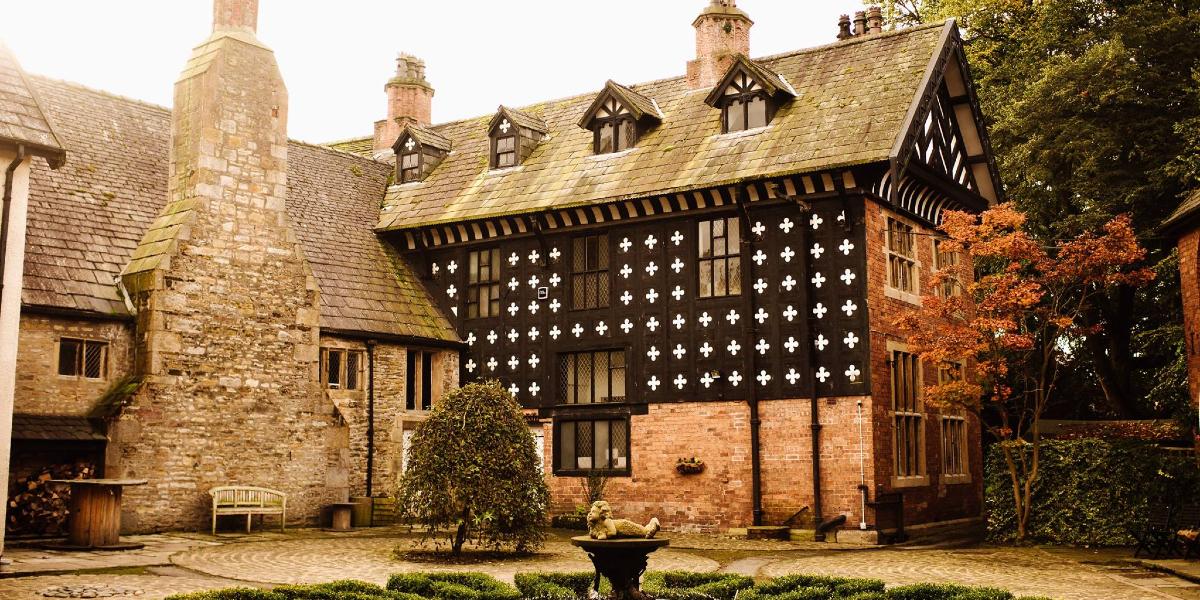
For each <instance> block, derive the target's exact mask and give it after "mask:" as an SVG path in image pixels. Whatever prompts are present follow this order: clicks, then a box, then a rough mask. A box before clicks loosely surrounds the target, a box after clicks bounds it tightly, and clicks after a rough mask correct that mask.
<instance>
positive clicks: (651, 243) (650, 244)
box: [646, 234, 658, 250]
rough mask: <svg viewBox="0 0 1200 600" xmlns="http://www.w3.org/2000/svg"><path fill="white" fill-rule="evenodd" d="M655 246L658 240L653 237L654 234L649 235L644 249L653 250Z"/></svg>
mask: <svg viewBox="0 0 1200 600" xmlns="http://www.w3.org/2000/svg"><path fill="white" fill-rule="evenodd" d="M656 244H658V238H656V237H654V234H650V236H649V237H647V238H646V248H648V249H650V250H653V249H654V246H655V245H656Z"/></svg>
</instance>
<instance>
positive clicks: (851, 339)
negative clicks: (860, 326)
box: [842, 331, 859, 348]
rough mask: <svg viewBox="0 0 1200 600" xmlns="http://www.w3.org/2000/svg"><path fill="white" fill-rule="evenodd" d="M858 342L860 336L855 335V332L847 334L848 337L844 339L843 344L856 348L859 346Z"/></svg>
mask: <svg viewBox="0 0 1200 600" xmlns="http://www.w3.org/2000/svg"><path fill="white" fill-rule="evenodd" d="M858 341H859V340H858V336H857V335H854V332H853V331H851V332H849V333H847V334H846V337H844V338H842V343H843V344H846V346H847V347H848V348H854V346H855V345H856V344H858Z"/></svg>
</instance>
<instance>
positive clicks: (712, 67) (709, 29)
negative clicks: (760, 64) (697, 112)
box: [687, 0, 754, 90]
mask: <svg viewBox="0 0 1200 600" xmlns="http://www.w3.org/2000/svg"><path fill="white" fill-rule="evenodd" d="M753 25H754V21H751V20H750V17H749V15H747V14H746V13H745V11H743V10H741V9H740V8H738V7H737V0H711V2H710V3H709V5H708V7H707V8H705V9H704V11H703V12H701V13H700V16H698V17H696V20H695V21H693V22H692V27H695V28H696V58H695V60H690V61H688V65H687V77H688V88H689V89H693V90H698V89H705V88H710V87H712V86H714V85H716V84H717V81H718V80H720V79H721V76H722V75H724V74H725V71H726V70H728V69H729V65H730V64H731V63H732V57H733V56H734V55H735V54H745V55H749V54H750V27H752V26H753Z"/></svg>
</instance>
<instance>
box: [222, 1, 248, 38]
mask: <svg viewBox="0 0 1200 600" xmlns="http://www.w3.org/2000/svg"><path fill="white" fill-rule="evenodd" d="M213 31H248V32H250V33H255V32H256V31H258V0H214V2H213Z"/></svg>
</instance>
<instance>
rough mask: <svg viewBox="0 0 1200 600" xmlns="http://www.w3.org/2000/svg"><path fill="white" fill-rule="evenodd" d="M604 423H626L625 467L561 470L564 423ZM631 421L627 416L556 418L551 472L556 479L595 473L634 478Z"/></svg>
mask: <svg viewBox="0 0 1200 600" xmlns="http://www.w3.org/2000/svg"><path fill="white" fill-rule="evenodd" d="M603 421H608V422H610V423H611V422H614V421H616V422H624V423H625V453H624V456H622V458H624V460H625V462H624V465H622V466H620V467H617V468H613V469H563V468H561V466H560V465H561V461H562V455H561V451H562V448H561V446H560V444H561V443H562V439H563V436H562V435H561V433H560V432H561V430H562V429H561V428H562V425H563V424H564V423H595V422H603ZM631 421H632V419H631V418H630V417H629V416H627V415H626V416H587V415H584V414H580V415H572V416H570V417H564V418H555V419H554V421H553V426H552V432H553V433H552V435H553V438H554V439H553V441H554V447H553V458H552V462H551V467H552V468H551V472H552V473H553V474H554V475H555V476H556V477H582V476H586V475H588V474H593V473H594V474H601V475H605V476H608V477H632V476H633V464H632V463H633V461H632V447H633V424H632V422H631ZM610 435H611V433H610ZM594 443H595V441H594V440H593V444H594ZM610 444H611V439H610ZM593 458H594V457H593Z"/></svg>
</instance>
